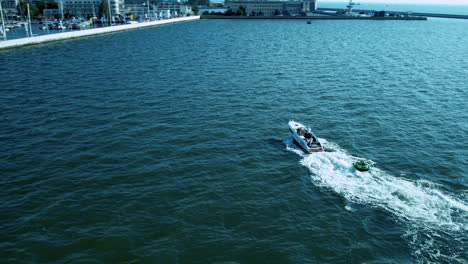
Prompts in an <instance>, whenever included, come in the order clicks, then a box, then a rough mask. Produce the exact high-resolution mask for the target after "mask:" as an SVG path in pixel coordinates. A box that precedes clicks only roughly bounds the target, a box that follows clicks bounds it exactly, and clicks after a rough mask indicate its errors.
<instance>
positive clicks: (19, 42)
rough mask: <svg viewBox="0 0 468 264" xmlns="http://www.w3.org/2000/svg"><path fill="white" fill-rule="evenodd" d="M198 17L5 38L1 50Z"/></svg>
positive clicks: (0, 46) (196, 17)
mask: <svg viewBox="0 0 468 264" xmlns="http://www.w3.org/2000/svg"><path fill="white" fill-rule="evenodd" d="M198 19H200V16H189V17H178V18H171V19H166V20H157V21H150V22H142V23H137V24H125V25H118V26H111V27H101V28H92V29H85V30H79V31H71V32H63V33H56V34H49V35H41V36H34V37H29V38H20V39H12V40H4V41H0V50H3V49H11V48H19V47H24V46H31V45H37V44H43V43H47V42H54V41H61V40H68V39H74V38H82V37H89V36H96V35H101V34H108V33H115V32H119V31H125V30H132V29H138V28H145V27H152V26H159V25H166V24H172V23H179V22H185V21H192V20H198Z"/></svg>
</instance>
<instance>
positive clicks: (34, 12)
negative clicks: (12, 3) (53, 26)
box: [18, 2, 40, 19]
mask: <svg viewBox="0 0 468 264" xmlns="http://www.w3.org/2000/svg"><path fill="white" fill-rule="evenodd" d="M18 9H19V10H18V11H19V13H20V14H22V15H24V16H25V17H27V16H28V3H27V2H20V4H19V5H18ZM29 11H31V19H33V18H35V17H37V16H38V15H39V14H40V13H39V8H37V7H35V6H33V5H29Z"/></svg>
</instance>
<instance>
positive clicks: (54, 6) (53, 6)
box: [47, 2, 59, 9]
mask: <svg viewBox="0 0 468 264" xmlns="http://www.w3.org/2000/svg"><path fill="white" fill-rule="evenodd" d="M47 9H59V5H58V3H57V2H48V3H47Z"/></svg>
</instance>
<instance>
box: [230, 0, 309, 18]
mask: <svg viewBox="0 0 468 264" xmlns="http://www.w3.org/2000/svg"><path fill="white" fill-rule="evenodd" d="M226 5H227V6H228V7H229V8H230V9H231V10H232V11H234V12H236V11H237V10H238V9H239V7H241V6H242V7H244V8H245V11H246V15H249V16H250V15H251V14H256V15H258V14H262V15H264V16H273V15H275V14H276V15H299V14H301V13H307V12H312V11H315V10H317V3H316V0H310V1H229V2H227V3H226Z"/></svg>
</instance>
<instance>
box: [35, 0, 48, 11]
mask: <svg viewBox="0 0 468 264" xmlns="http://www.w3.org/2000/svg"><path fill="white" fill-rule="evenodd" d="M36 7H37V9H39V13H41V14H43V13H44V9H46V7H47V3H46V2H45V1H39V2H37V3H36Z"/></svg>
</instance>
